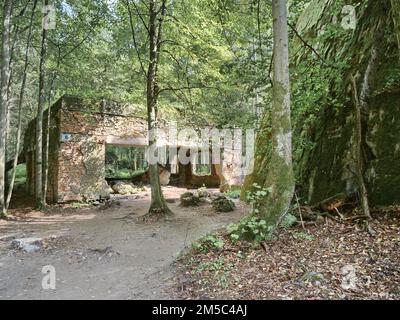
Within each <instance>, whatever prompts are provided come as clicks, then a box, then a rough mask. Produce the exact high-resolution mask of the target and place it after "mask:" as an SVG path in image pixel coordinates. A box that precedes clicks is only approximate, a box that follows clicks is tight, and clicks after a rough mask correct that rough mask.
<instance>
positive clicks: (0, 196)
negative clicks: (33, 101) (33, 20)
mask: <svg viewBox="0 0 400 320" xmlns="http://www.w3.org/2000/svg"><path fill="white" fill-rule="evenodd" d="M12 4H13V1H12V0H6V1H5V2H4V8H3V32H2V47H1V84H0V90H1V93H0V217H1V218H4V217H5V216H6V205H5V174H6V172H5V162H6V130H7V129H6V128H7V108H8V102H7V97H8V84H9V78H10V28H11V13H12Z"/></svg>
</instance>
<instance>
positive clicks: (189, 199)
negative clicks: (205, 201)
mask: <svg viewBox="0 0 400 320" xmlns="http://www.w3.org/2000/svg"><path fill="white" fill-rule="evenodd" d="M180 200H181V205H182V206H183V207H194V206H198V205H199V204H200V198H199V197H198V196H197V195H195V194H193V193H192V192H185V193H183V194H182V195H181V197H180Z"/></svg>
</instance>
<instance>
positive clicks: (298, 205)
mask: <svg viewBox="0 0 400 320" xmlns="http://www.w3.org/2000/svg"><path fill="white" fill-rule="evenodd" d="M294 195H295V197H296V202H297V208H298V209H299V214H300V221H301V226H302V227H303V230H306V227H305V226H304V221H303V214H302V213H301V208H300V203H299V198H298V197H297V192H295V193H294Z"/></svg>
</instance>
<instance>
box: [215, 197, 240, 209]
mask: <svg viewBox="0 0 400 320" xmlns="http://www.w3.org/2000/svg"><path fill="white" fill-rule="evenodd" d="M212 206H213V208H214V210H215V211H217V212H231V211H233V210H235V203H234V202H233V201H232V200H231V199H228V198H227V197H225V196H223V195H220V196H218V197H217V198H215V199H213V201H212Z"/></svg>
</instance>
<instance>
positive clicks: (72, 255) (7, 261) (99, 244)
mask: <svg viewBox="0 0 400 320" xmlns="http://www.w3.org/2000/svg"><path fill="white" fill-rule="evenodd" d="M163 191H164V194H165V196H166V198H167V199H169V200H170V201H174V200H175V202H174V203H171V204H169V205H170V208H171V209H172V210H173V211H174V213H175V216H173V217H172V218H170V219H169V220H168V221H159V222H146V223H145V222H142V220H141V219H140V217H141V216H143V215H144V214H145V213H146V212H147V209H148V207H149V204H150V197H149V192H142V193H140V194H138V195H136V196H127V197H123V196H120V197H118V198H116V199H114V201H113V202H111V204H109V205H105V206H104V205H103V206H98V207H93V206H88V207H86V206H84V205H81V204H71V205H69V206H68V205H67V206H66V205H64V206H58V207H52V208H50V209H49V210H48V211H47V212H45V213H42V212H37V211H33V210H32V207H30V206H29V205H30V203H29V201H28V202H22V203H19V205H18V206H16V207H15V208H14V209H12V210H11V217H10V220H9V221H0V299H170V298H172V296H171V290H170V288H171V286H173V283H172V275H173V272H172V270H173V268H174V261H175V260H176V259H177V257H178V256H179V255H180V254H181V252H182V250H184V249H185V248H187V247H189V246H190V244H191V242H192V241H193V240H195V239H197V238H199V237H201V236H203V235H205V234H207V233H208V232H210V231H213V230H215V229H218V228H220V227H223V226H225V225H227V224H229V223H230V222H234V221H237V220H239V219H240V218H241V217H242V216H243V215H244V214H246V212H247V209H246V207H245V206H244V205H243V204H240V203H239V204H238V205H237V208H236V210H235V211H234V212H231V213H223V214H216V213H215V212H214V210H213V209H212V207H211V205H209V204H204V205H201V206H199V207H194V208H183V207H180V206H179V196H180V194H182V193H183V192H185V191H187V190H186V189H179V188H174V187H165V188H164V190H163ZM213 191H215V192H217V190H213ZM17 198H18V197H17ZM27 237H33V238H42V239H43V246H42V248H41V249H40V250H39V251H36V252H31V253H27V252H23V251H21V250H18V249H13V248H12V247H10V243H11V241H12V240H13V239H19V238H27ZM46 265H51V266H54V267H55V270H56V279H57V281H56V290H43V289H42V279H43V277H44V275H43V274H42V267H43V266H46Z"/></svg>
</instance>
